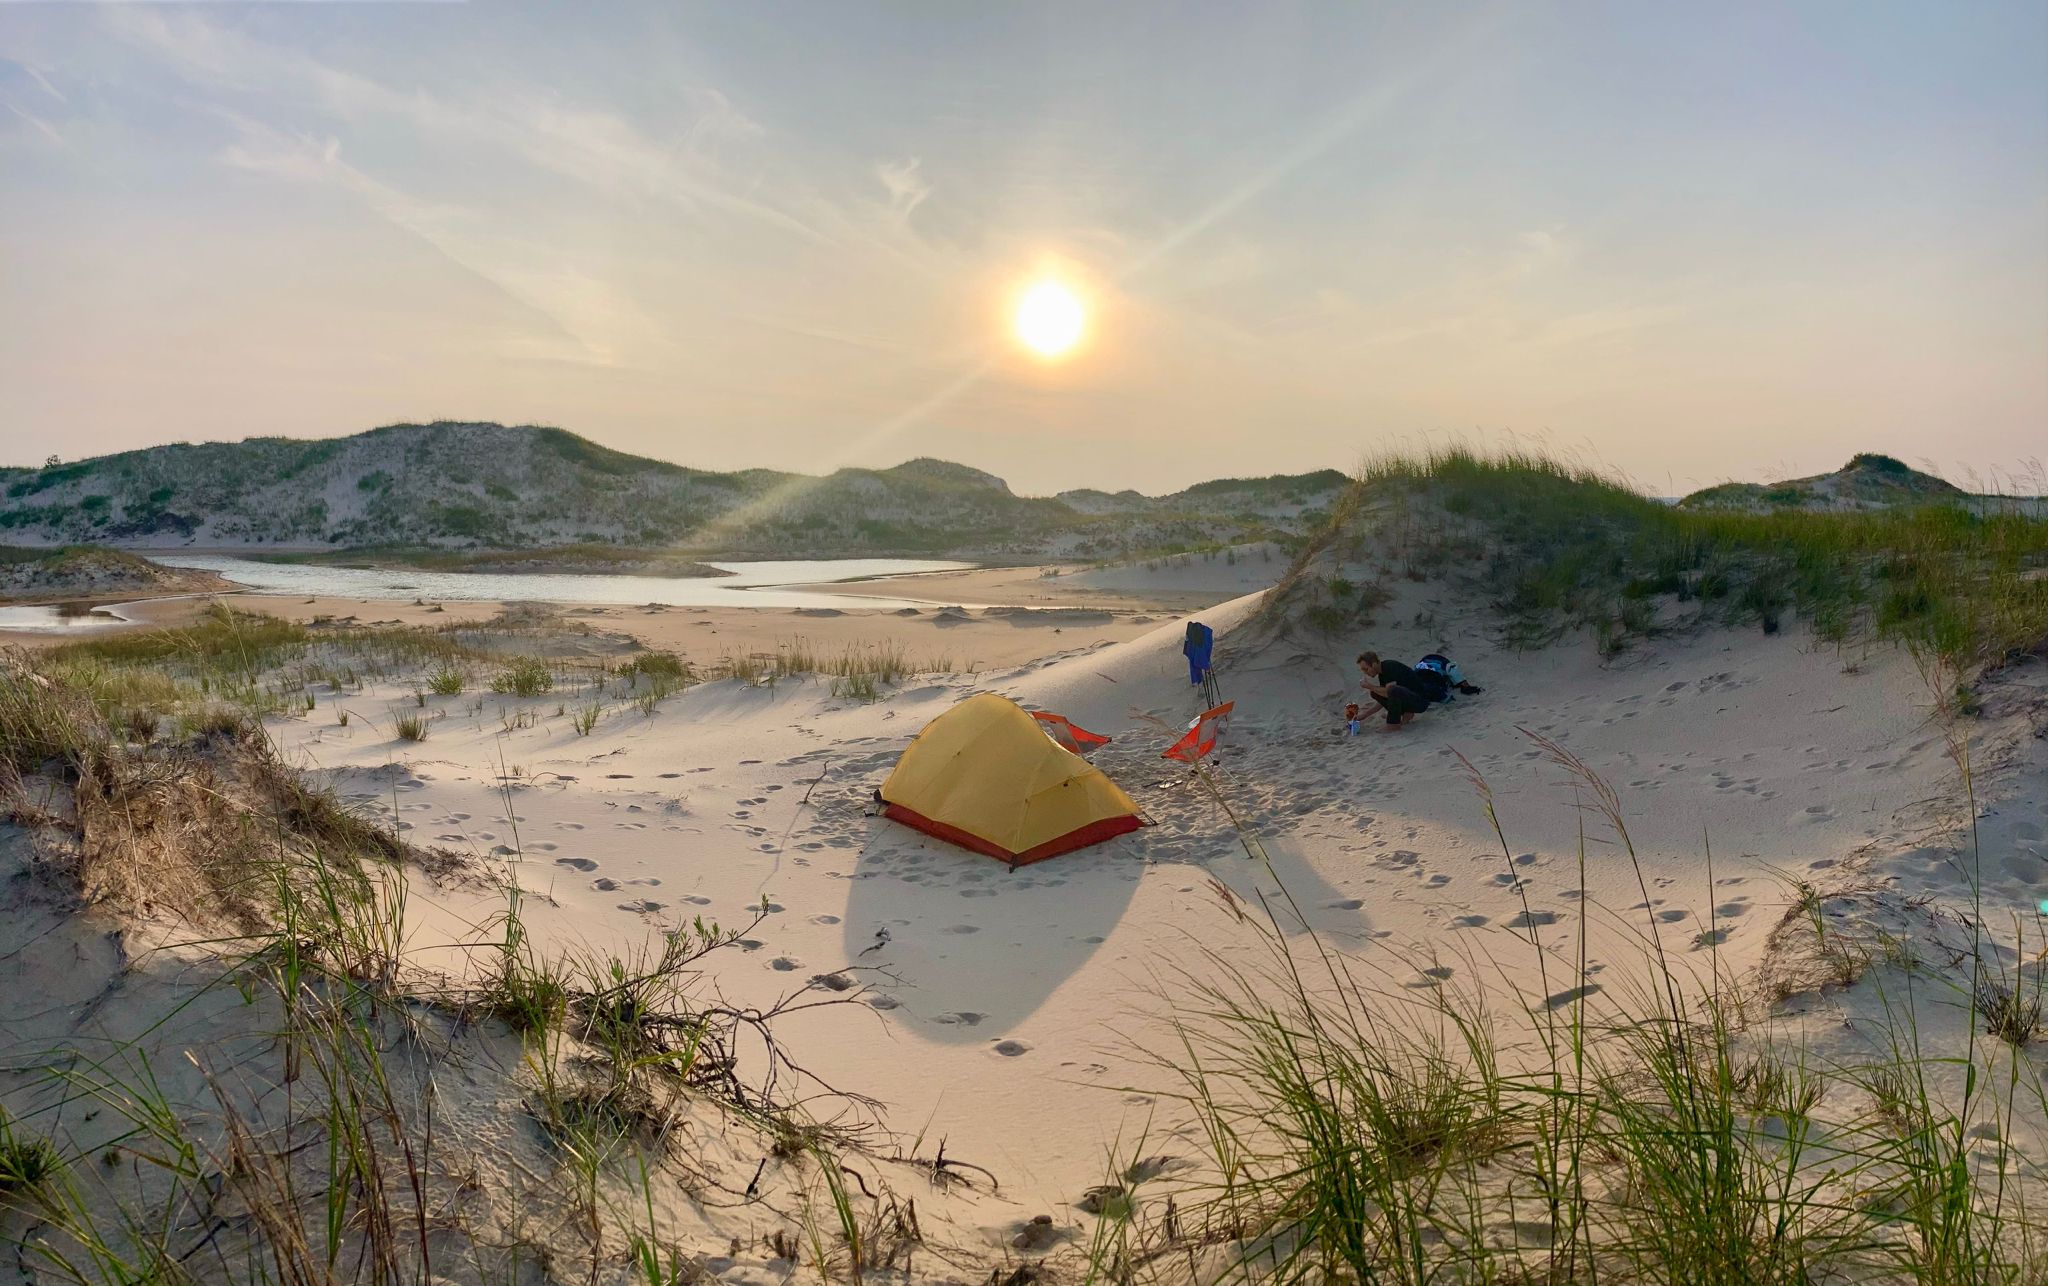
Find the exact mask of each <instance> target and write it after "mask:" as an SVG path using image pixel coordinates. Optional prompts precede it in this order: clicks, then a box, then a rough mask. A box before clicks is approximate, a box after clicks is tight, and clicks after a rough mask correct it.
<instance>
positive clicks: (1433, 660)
mask: <svg viewBox="0 0 2048 1286" xmlns="http://www.w3.org/2000/svg"><path fill="white" fill-rule="evenodd" d="M1415 668H1416V669H1417V670H1427V671H1431V672H1433V673H1436V674H1441V675H1443V676H1444V680H1445V683H1446V684H1447V685H1448V686H1449V687H1452V688H1456V689H1457V690H1458V691H1460V692H1462V693H1464V694H1465V695H1466V696H1468V697H1476V696H1478V695H1479V694H1480V693H1482V692H1484V691H1486V689H1485V688H1482V687H1479V686H1478V685H1476V684H1473V683H1470V682H1468V681H1467V680H1466V678H1465V672H1464V671H1463V670H1460V669H1459V668H1458V663H1457V662H1456V661H1453V660H1452V659H1451V658H1449V657H1447V656H1445V655H1444V654H1443V653H1441V652H1431V653H1430V654H1429V655H1428V656H1425V657H1423V658H1422V659H1421V660H1420V661H1417V662H1416V663H1415ZM1437 699H1438V700H1440V701H1451V700H1455V698H1453V697H1452V696H1451V695H1450V694H1449V693H1448V692H1446V693H1445V694H1444V695H1443V696H1442V697H1439V698H1437Z"/></svg>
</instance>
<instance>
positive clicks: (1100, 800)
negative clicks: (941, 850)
mask: <svg viewBox="0 0 2048 1286" xmlns="http://www.w3.org/2000/svg"><path fill="white" fill-rule="evenodd" d="M1039 727H1040V723H1039V721H1038V720H1035V719H1033V718H1032V717H1031V716H1030V715H1028V714H1026V713H1025V712H1024V710H1023V709H1022V708H1020V707H1019V706H1018V705H1017V704H1016V703H1015V702H1014V701H1011V700H1010V699H1009V698H1007V697H1002V696H998V695H996V694H995V693H993V692H983V693H978V694H976V695H975V696H971V697H969V698H967V699H966V700H965V701H962V702H960V703H959V704H958V705H956V706H954V707H953V708H952V709H950V710H948V711H946V712H945V713H944V714H942V715H940V716H939V717H938V718H936V719H934V720H932V721H931V722H930V723H928V724H926V725H925V729H924V731H923V732H920V733H918V734H917V739H916V740H914V741H912V742H911V743H910V746H909V748H908V749H906V750H905V751H904V752H903V757H902V758H901V759H899V760H897V761H896V768H895V771H893V772H891V773H890V774H889V779H888V780H887V781H885V782H883V783H882V789H881V790H880V792H878V793H879V794H880V795H881V798H882V801H883V804H884V805H885V807H884V808H883V814H884V815H885V816H887V817H891V818H893V819H895V820H896V821H899V822H902V823H903V824H904V825H906V826H913V827H916V828H917V829H918V830H921V831H924V832H926V833H927V834H931V835H936V836H938V837H939V838H940V839H943V840H946V841H948V842H950V843H954V844H958V845H960V846H961V847H962V848H971V849H973V850H974V851H975V852H977V853H986V854H988V855H989V856H990V857H995V858H1000V859H1002V860H1003V861H1005V862H1008V863H1009V864H1010V865H1011V866H1012V867H1017V866H1023V865H1024V864H1026V863H1027V862H1036V861H1039V860H1041V859H1043V858H1048V857H1055V856H1057V855H1059V854H1061V853H1067V852H1072V851H1073V850H1074V849H1077V848H1082V847H1085V846H1087V845H1089V844H1096V843H1100V842H1101V841H1103V840H1106V839H1109V838H1110V837H1112V836H1115V835H1122V834H1124V833H1125V832H1127V831H1134V830H1136V829H1138V827H1140V826H1142V825H1144V822H1143V820H1142V819H1140V818H1139V816H1138V806H1137V805H1136V804H1135V803H1132V802H1131V797H1130V796H1129V795H1126V794H1124V792H1123V791H1122V790H1120V789H1118V787H1117V784H1116V783H1115V782H1113V781H1111V780H1110V779H1109V778H1108V777H1107V776H1105V775H1104V774H1103V771H1102V770H1101V769H1100V768H1097V767H1095V766H1094V765H1093V764H1090V763H1088V762H1087V761H1086V760H1084V759H1082V758H1081V757H1080V756H1079V755H1076V754H1073V753H1072V752H1070V751H1068V750H1066V749H1065V748H1063V747H1062V746H1060V745H1059V744H1057V743H1056V742H1054V741H1052V740H1051V739H1050V738H1048V737H1047V736H1045V735H1044V734H1043V733H1041V732H1040V731H1039Z"/></svg>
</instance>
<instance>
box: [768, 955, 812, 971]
mask: <svg viewBox="0 0 2048 1286" xmlns="http://www.w3.org/2000/svg"><path fill="white" fill-rule="evenodd" d="M768 967H769V968H770V969H773V970H775V972H777V973H793V972H795V971H796V970H798V969H801V968H803V967H804V965H803V961H801V960H793V959H791V958H790V957H788V956H777V957H775V958H774V959H773V960H770V961H769V962H768Z"/></svg>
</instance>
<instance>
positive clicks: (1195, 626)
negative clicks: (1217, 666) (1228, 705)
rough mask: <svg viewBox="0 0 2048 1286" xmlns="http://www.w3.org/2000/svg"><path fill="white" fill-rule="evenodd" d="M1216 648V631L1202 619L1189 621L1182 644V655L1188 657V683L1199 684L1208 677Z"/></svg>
mask: <svg viewBox="0 0 2048 1286" xmlns="http://www.w3.org/2000/svg"><path fill="white" fill-rule="evenodd" d="M1215 649H1216V631H1214V630H1212V629H1210V628H1209V627H1208V626H1206V625H1204V624H1202V623H1201V622H1200V621H1189V622H1188V632H1187V638H1186V640H1185V641H1184V642H1182V643H1181V645H1180V651H1181V655H1182V656H1185V657H1186V658H1187V659H1188V683H1189V684H1190V685H1194V684H1199V683H1200V682H1201V681H1202V680H1203V679H1204V678H1206V677H1208V674H1209V666H1210V658H1211V657H1212V656H1213V655H1214V653H1215Z"/></svg>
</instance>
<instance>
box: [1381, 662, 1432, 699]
mask: <svg viewBox="0 0 2048 1286" xmlns="http://www.w3.org/2000/svg"><path fill="white" fill-rule="evenodd" d="M1379 681H1380V685H1381V686H1382V687H1392V686H1393V685H1395V684H1396V683H1398V684H1400V685H1401V686H1402V687H1404V688H1406V689H1408V690H1409V691H1410V692H1414V693H1417V694H1420V693H1421V691H1422V685H1421V684H1419V683H1417V682H1416V681H1415V671H1414V670H1412V669H1410V668H1409V667H1407V666H1405V665H1403V664H1401V663H1400V662H1399V661H1382V662H1380V679H1379Z"/></svg>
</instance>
